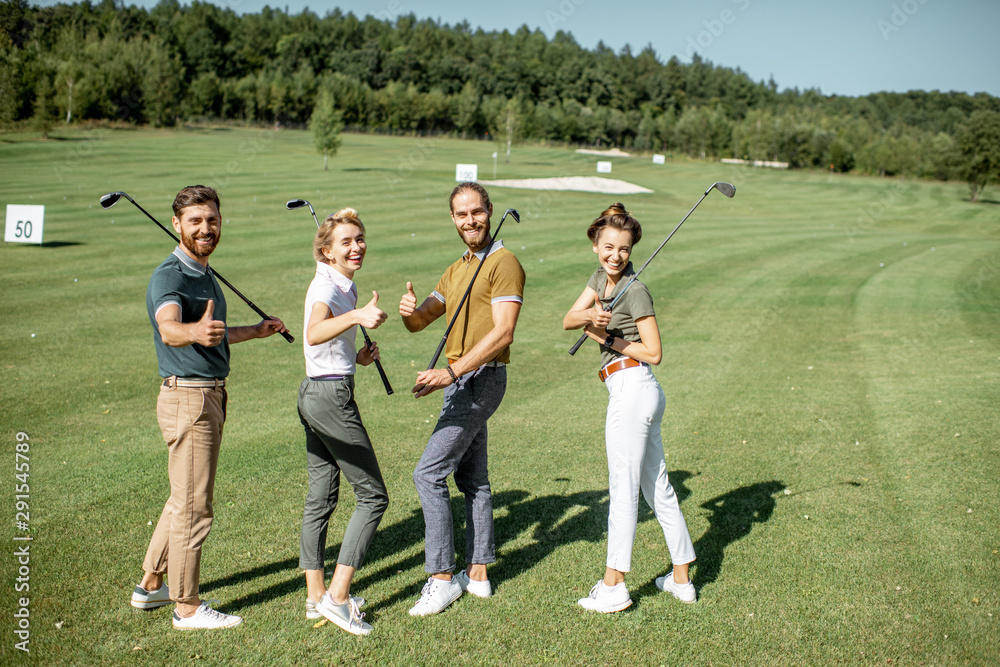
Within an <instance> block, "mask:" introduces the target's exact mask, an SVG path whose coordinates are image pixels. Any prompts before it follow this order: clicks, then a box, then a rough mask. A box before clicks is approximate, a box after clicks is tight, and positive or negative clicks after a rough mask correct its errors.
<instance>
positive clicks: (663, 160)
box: [653, 153, 667, 164]
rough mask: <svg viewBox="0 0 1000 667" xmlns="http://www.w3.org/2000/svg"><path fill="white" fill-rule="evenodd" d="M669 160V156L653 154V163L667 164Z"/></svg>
mask: <svg viewBox="0 0 1000 667" xmlns="http://www.w3.org/2000/svg"><path fill="white" fill-rule="evenodd" d="M666 161H667V156H665V155H660V154H659V153H654V154H653V164H665V163H666Z"/></svg>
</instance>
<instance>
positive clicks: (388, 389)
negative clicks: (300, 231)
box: [285, 199, 392, 396]
mask: <svg viewBox="0 0 1000 667" xmlns="http://www.w3.org/2000/svg"><path fill="white" fill-rule="evenodd" d="M303 206H308V207H309V212H310V213H312V216H313V220H314V221H315V222H316V229H319V218H317V217H316V211H315V210H313V206H312V204H310V203H309V202H308V201H306V200H305V199H289V200H288V201H287V202H285V208H287V209H288V210H289V211H294V210H295V209H297V208H302V207H303ZM358 328H359V329H361V335H362V336H364V338H365V345H366V346H368V349H371V346H372V339H371V338H369V337H368V332H367V331H365V328H364V327H363V326H361V325H360V324H359V325H358ZM375 368H377V369H378V374H379V375H380V376H381V377H382V384H383V385H384V386H385V393H386V395H388V396H392V385H391V384H389V378H387V377H386V375H385V370H384V369H383V368H382V362H381V361H379V360H378V359H376V360H375Z"/></svg>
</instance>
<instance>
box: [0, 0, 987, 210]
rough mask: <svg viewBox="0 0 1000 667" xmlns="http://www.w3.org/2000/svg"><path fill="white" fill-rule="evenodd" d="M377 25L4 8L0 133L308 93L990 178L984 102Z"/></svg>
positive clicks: (511, 127)
mask: <svg viewBox="0 0 1000 667" xmlns="http://www.w3.org/2000/svg"><path fill="white" fill-rule="evenodd" d="M383 14H386V16H381V17H380V16H368V17H365V18H358V17H356V16H354V15H353V14H351V13H347V14H344V13H342V12H341V11H340V10H336V9H335V10H333V11H330V12H328V13H327V14H326V15H325V16H319V15H317V14H315V13H313V12H311V11H308V10H306V11H303V12H301V13H298V14H289V13H287V12H285V11H282V10H280V9H271V8H265V9H264V10H263V11H261V12H260V13H257V14H243V15H239V14H237V13H236V12H235V11H233V10H232V9H230V8H220V7H217V6H215V5H211V4H207V3H203V2H198V1H194V2H192V3H191V4H189V5H181V4H180V3H179V2H178V0H161V1H160V3H159V4H157V5H156V6H155V7H153V8H152V9H150V10H146V9H143V8H138V7H135V6H125V5H124V4H123V3H121V2H115V0H103V1H102V2H100V3H99V4H93V3H91V2H90V0H83V1H82V2H77V3H74V4H57V5H54V6H51V7H32V6H30V5H29V4H28V2H27V0H2V2H0V124H3V125H10V124H17V123H24V124H30V125H31V126H33V127H35V128H37V129H39V130H41V131H42V132H45V131H47V130H48V129H50V128H51V127H53V126H54V125H55V124H57V123H71V122H80V121H122V122H128V123H141V124H150V125H153V126H170V125H174V124H176V123H178V122H186V121H196V120H237V121H241V122H247V123H256V124H260V123H267V124H272V123H275V122H278V123H282V124H284V125H288V126H304V125H306V124H307V123H308V122H309V119H310V117H311V116H312V114H313V112H314V109H316V108H317V103H318V102H319V101H320V100H321V99H322V100H324V101H325V102H326V103H327V104H329V103H330V102H331V101H332V106H333V109H334V112H335V114H337V115H338V118H337V119H335V120H340V121H341V122H342V123H343V124H344V125H345V126H346V127H347V128H348V129H351V130H354V131H369V132H387V133H410V134H412V133H442V134H452V135H455V136H461V137H469V138H473V137H474V138H487V137H488V138H494V139H496V140H498V141H507V142H511V141H519V140H529V141H556V142H566V143H572V144H581V145H590V146H619V147H622V148H624V149H634V150H643V151H658V152H673V153H677V154H686V155H691V156H694V157H703V158H722V157H736V158H745V159H750V160H776V161H782V162H787V163H789V165H790V166H791V167H792V168H804V167H821V168H829V169H834V170H837V171H857V172H861V173H866V174H881V175H901V176H916V177H925V178H936V179H965V180H967V181H969V183H970V188H971V189H972V194H973V198H975V196H976V195H977V194H978V192H979V191H980V190H981V189H982V187H983V186H985V185H986V184H987V183H990V182H996V181H998V180H1000V98H996V97H993V96H991V95H988V94H985V93H978V94H975V95H969V94H966V93H958V92H947V93H944V92H938V91H931V92H925V91H910V92H908V93H885V92H882V93H874V94H871V95H867V96H863V97H856V98H854V97H841V96H836V95H833V96H828V95H823V94H821V93H820V91H818V90H814V89H808V90H804V91H800V90H798V89H797V88H791V89H787V88H786V89H784V90H781V91H779V90H778V85H777V84H776V82H775V81H773V79H772V80H769V81H767V82H764V81H760V82H754V81H753V80H752V79H751V78H750V77H749V76H747V75H746V74H745V73H744V72H742V71H741V70H740V69H739V68H736V69H731V68H727V67H720V66H715V65H713V64H712V63H711V62H708V61H706V60H703V59H702V58H700V57H699V56H698V55H697V54H696V55H695V56H694V57H693V59H692V62H691V63H682V62H680V61H679V60H678V59H677V57H671V58H669V59H668V60H667V61H666V62H663V61H662V60H661V58H660V57H659V56H658V55H657V54H656V53H655V51H654V50H653V49H652V47H651V46H647V47H646V48H644V49H642V50H641V51H640V52H639V53H638V54H635V53H633V51H632V49H631V48H630V47H628V46H626V47H625V48H623V49H622V50H621V51H619V52H617V53H616V52H614V51H613V50H612V49H610V48H608V47H607V46H605V45H603V44H598V46H597V47H596V48H595V49H592V50H590V49H585V48H582V47H581V46H580V45H579V44H577V43H576V41H575V40H574V39H573V37H572V35H570V34H568V33H566V32H562V31H560V32H557V33H556V34H555V36H554V37H552V38H551V39H549V38H547V37H546V36H545V34H544V33H542V32H541V31H540V30H534V31H532V30H530V29H528V28H527V27H526V26H522V27H521V28H520V29H518V30H517V31H515V32H513V33H511V32H509V31H506V30H504V31H500V32H497V31H490V32H487V31H483V30H481V29H473V28H472V27H471V26H470V25H469V24H468V23H467V22H462V23H457V24H455V25H446V24H442V23H440V22H437V21H433V20H418V19H417V18H416V17H415V16H414V15H412V14H409V15H399V16H389V15H388V12H387V11H386V12H383ZM326 111H328V109H327V110H324V113H326Z"/></svg>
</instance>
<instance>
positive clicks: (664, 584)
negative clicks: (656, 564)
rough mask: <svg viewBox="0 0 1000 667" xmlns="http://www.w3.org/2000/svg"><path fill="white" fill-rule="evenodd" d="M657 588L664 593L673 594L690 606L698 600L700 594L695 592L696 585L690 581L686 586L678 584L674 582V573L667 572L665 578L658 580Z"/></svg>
mask: <svg viewBox="0 0 1000 667" xmlns="http://www.w3.org/2000/svg"><path fill="white" fill-rule="evenodd" d="M656 587H657V588H659V589H660V590H661V591H663V592H664V593H672V594H673V596H674V597H675V598H677V599H678V600H680V601H681V602H686V603H688V604H690V603H692V602H694V601H695V600H697V599H698V593H697V591H695V590H694V584H692V583H691V582H690V581H688V582H687V583H686V584H678V583H677V582H676V581H674V571H673V570H671V571H670V572H667V574H666V575H665V576H662V577H657V578H656Z"/></svg>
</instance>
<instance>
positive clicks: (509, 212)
mask: <svg viewBox="0 0 1000 667" xmlns="http://www.w3.org/2000/svg"><path fill="white" fill-rule="evenodd" d="M508 215H509V216H510V217H512V218H514V222H517V223H520V222H521V216H520V215H518V213H517V211H515V210H514V209H512V208H509V209H507V210H506V211H504V214H503V217H502V218H500V224H499V225H497V228H496V231H495V232H493V233H492V235H491V237H490V242H489V243H488V244H486V251H485V254H484V255H483V261H481V262H479V266H477V267H476V272H475V273H473V274H472V280H470V281H469V286H468V287H467V288H465V294H464V295H462V300H461V301H459V302H458V308H457V309H456V310H455V314H454V315H452V317H451V322H449V323H448V328H447V329H446V330H445V332H444V335H443V336H442V337H441V342H440V343H438V346H437V350H436V351H435V352H434V358H433V359H431V363H430V364H429V365H428V366H427V370H431V369H432V368H434V366H436V365H437V361H438V357H440V356H441V351H442V350H444V345H445V343H447V342H448V334H450V333H451V328H452V327H453V326H455V321H456V320H457V319H458V314H459V313H461V312H462V306H464V305H465V300H466V299H468V298H469V293H470V292H472V285H473V283H475V282H476V276H478V275H479V270H480V269H482V268H483V264H485V263H486V258H487V257H489V255H490V248H492V247H493V242H494V241H496V239H497V236H498V235H499V234H500V228H501V227H503V221H504V220H506V219H507V216H508Z"/></svg>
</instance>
